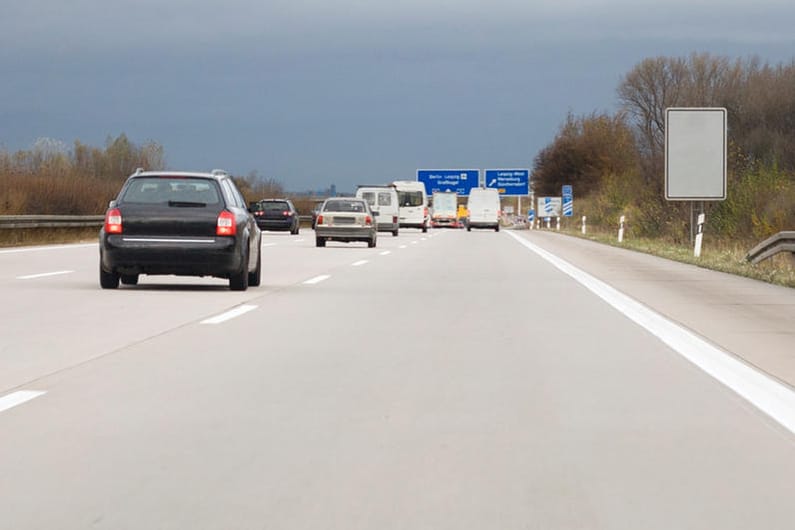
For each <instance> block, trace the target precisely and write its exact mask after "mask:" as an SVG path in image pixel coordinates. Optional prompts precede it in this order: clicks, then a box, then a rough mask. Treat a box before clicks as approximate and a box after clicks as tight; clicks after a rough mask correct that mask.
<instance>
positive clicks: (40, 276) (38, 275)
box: [17, 271, 74, 280]
mask: <svg viewBox="0 0 795 530" xmlns="http://www.w3.org/2000/svg"><path fill="white" fill-rule="evenodd" d="M73 272H74V271H55V272H42V273H41V274H28V275H27V276H17V280H34V279H36V278H46V277H48V276H59V275H62V274H72V273H73Z"/></svg>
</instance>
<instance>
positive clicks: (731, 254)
mask: <svg viewBox="0 0 795 530" xmlns="http://www.w3.org/2000/svg"><path fill="white" fill-rule="evenodd" d="M562 231H563V232H564V233H566V234H569V235H573V236H576V237H581V238H586V239H590V240H592V241H597V242H599V243H604V244H608V245H612V246H615V247H621V248H627V249H630V250H636V251H639V252H644V253H646V254H652V255H654V256H659V257H661V258H666V259H670V260H674V261H679V262H681V263H689V264H691V265H696V266H698V267H703V268H705V269H710V270H715V271H720V272H726V273H729V274H734V275H737V276H744V277H746V278H753V279H755V280H761V281H764V282H768V283H772V284H776V285H783V286H785V287H795V257H793V255H792V254H790V253H781V254H778V255H777V256H775V257H773V258H771V259H768V260H766V261H763V262H762V263H759V264H757V265H752V264H751V263H749V262H748V261H746V259H745V255H746V253H747V252H748V250H750V249H751V248H752V247H753V246H754V245H755V243H738V242H736V241H732V242H726V241H720V240H715V239H710V238H709V237H708V236H705V238H704V243H703V246H702V252H701V257H700V258H696V257H695V256H693V247H690V246H689V245H688V246H683V245H677V244H675V243H671V242H666V241H662V240H659V239H647V238H625V239H624V242H623V243H620V244H619V243H618V238H617V233H613V232H611V233H607V232H595V231H594V230H593V228H592V227H589V233H588V235H587V236H583V235H582V234H581V233H580V231H579V230H575V229H563V230H562Z"/></svg>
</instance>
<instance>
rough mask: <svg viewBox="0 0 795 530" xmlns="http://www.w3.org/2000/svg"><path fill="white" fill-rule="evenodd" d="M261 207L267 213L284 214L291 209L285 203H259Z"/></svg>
mask: <svg viewBox="0 0 795 530" xmlns="http://www.w3.org/2000/svg"><path fill="white" fill-rule="evenodd" d="M259 206H260V208H262V210H263V211H266V212H283V211H285V210H289V209H290V206H289V205H288V204H287V203H286V202H284V201H266V202H261V203H259Z"/></svg>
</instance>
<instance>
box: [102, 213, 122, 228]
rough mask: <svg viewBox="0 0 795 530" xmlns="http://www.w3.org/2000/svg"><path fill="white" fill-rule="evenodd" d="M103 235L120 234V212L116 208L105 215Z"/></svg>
mask: <svg viewBox="0 0 795 530" xmlns="http://www.w3.org/2000/svg"><path fill="white" fill-rule="evenodd" d="M105 233H106V234H121V212H120V211H119V209H118V208H112V209H110V210H108V213H106V214H105Z"/></svg>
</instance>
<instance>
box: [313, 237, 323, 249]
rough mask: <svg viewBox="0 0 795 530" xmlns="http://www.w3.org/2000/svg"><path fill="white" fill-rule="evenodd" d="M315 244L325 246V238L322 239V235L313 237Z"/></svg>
mask: <svg viewBox="0 0 795 530" xmlns="http://www.w3.org/2000/svg"><path fill="white" fill-rule="evenodd" d="M315 246H316V247H325V246H326V240H325V239H323V238H322V237H318V238H315Z"/></svg>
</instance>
